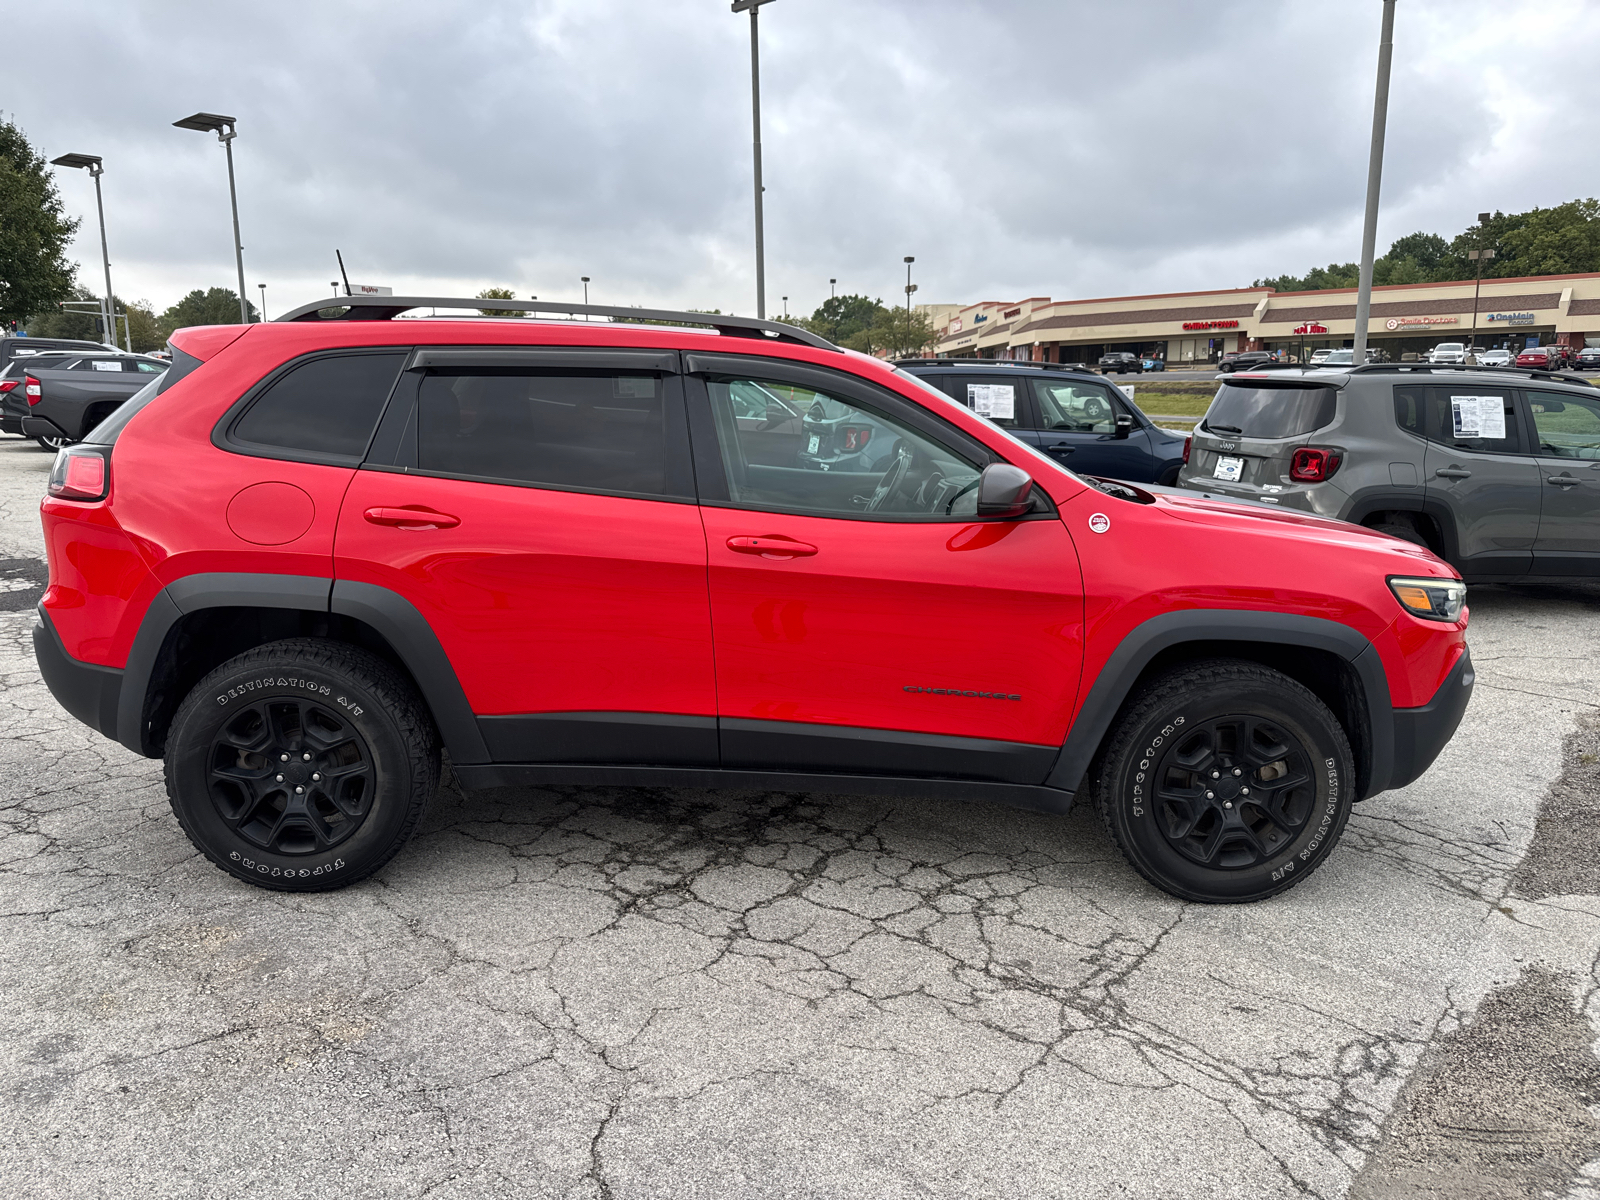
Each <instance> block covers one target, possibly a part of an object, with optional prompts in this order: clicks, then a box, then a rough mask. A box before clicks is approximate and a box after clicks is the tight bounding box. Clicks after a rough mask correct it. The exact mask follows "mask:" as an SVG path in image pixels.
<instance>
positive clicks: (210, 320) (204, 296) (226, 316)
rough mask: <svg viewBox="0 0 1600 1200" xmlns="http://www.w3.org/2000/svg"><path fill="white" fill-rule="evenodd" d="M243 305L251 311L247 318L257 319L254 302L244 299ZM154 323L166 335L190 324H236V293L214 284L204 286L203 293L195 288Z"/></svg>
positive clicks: (237, 309)
mask: <svg viewBox="0 0 1600 1200" xmlns="http://www.w3.org/2000/svg"><path fill="white" fill-rule="evenodd" d="M245 308H246V311H248V312H249V314H250V319H251V320H252V321H254V320H256V319H257V316H256V309H255V305H253V304H251V303H249V302H248V301H246V302H245ZM157 323H158V324H159V325H160V328H161V332H162V334H163V335H165V336H168V337H170V336H171V335H172V331H173V330H174V329H183V328H185V327H186V326H189V325H237V324H239V294H238V293H237V292H235V291H234V290H233V289H232V288H219V287H214V288H207V289H206V290H205V291H203V292H202V291H201V290H200V289H199V288H195V290H194V291H192V292H190V293H189V294H188V295H187V296H185V297H184V298H183V299H182V300H179V301H178V302H177V303H176V304H174V305H173V306H172V307H171V308H169V309H167V311H166V312H164V313H162V314H161V316H160V318H159V319H158V322H157Z"/></svg>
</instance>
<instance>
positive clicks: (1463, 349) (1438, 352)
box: [1428, 342, 1467, 363]
mask: <svg viewBox="0 0 1600 1200" xmlns="http://www.w3.org/2000/svg"><path fill="white" fill-rule="evenodd" d="M1428 361H1429V362H1431V363H1465V362H1466V361H1467V345H1466V343H1465V342H1440V343H1439V344H1438V345H1437V346H1435V347H1434V348H1433V353H1432V354H1430V355H1428Z"/></svg>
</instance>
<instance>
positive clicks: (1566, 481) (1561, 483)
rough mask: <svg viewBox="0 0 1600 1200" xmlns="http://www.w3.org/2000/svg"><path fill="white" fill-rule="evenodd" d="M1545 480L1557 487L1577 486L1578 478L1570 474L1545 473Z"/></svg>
mask: <svg viewBox="0 0 1600 1200" xmlns="http://www.w3.org/2000/svg"><path fill="white" fill-rule="evenodd" d="M1545 482H1547V483H1553V484H1555V485H1556V487H1558V488H1569V487H1577V486H1578V482H1579V481H1578V480H1577V479H1575V478H1574V477H1573V476H1571V475H1547V476H1546V477H1545Z"/></svg>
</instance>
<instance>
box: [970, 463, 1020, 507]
mask: <svg viewBox="0 0 1600 1200" xmlns="http://www.w3.org/2000/svg"><path fill="white" fill-rule="evenodd" d="M1032 509H1033V476H1031V475H1029V474H1028V473H1027V472H1026V471H1024V470H1023V469H1022V468H1021V467H1014V466H1012V465H1011V464H1010V463H990V464H989V465H988V466H987V467H985V468H984V469H983V474H982V475H980V476H979V477H978V515H979V516H980V517H1020V516H1022V514H1023V513H1026V512H1031V511H1032Z"/></svg>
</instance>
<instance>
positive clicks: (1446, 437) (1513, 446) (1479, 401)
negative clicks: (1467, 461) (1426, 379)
mask: <svg viewBox="0 0 1600 1200" xmlns="http://www.w3.org/2000/svg"><path fill="white" fill-rule="evenodd" d="M1423 391H1424V393H1425V395H1426V408H1427V411H1426V412H1425V413H1424V416H1423V421H1424V425H1425V427H1426V429H1427V437H1428V439H1429V440H1430V441H1435V442H1441V443H1443V444H1444V445H1446V446H1454V447H1456V448H1457V449H1460V450H1473V451H1478V452H1488V453H1496V452H1498V453H1502V454H1518V453H1521V452H1522V449H1523V444H1522V423H1521V421H1519V420H1518V418H1517V410H1516V405H1515V403H1514V402H1513V400H1512V397H1511V393H1510V391H1508V390H1507V389H1505V388H1495V387H1484V386H1482V385H1481V384H1457V385H1455V386H1454V387H1430V388H1426V389H1423Z"/></svg>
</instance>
